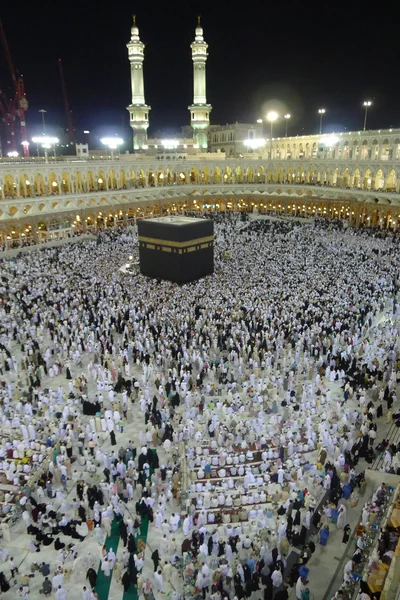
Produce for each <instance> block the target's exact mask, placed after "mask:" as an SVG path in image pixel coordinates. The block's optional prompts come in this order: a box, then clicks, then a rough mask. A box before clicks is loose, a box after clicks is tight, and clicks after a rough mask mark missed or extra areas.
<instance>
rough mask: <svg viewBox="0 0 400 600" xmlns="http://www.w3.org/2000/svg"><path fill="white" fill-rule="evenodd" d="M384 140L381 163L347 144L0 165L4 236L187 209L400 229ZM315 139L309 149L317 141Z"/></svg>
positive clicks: (393, 165)
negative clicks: (314, 152)
mask: <svg viewBox="0 0 400 600" xmlns="http://www.w3.org/2000/svg"><path fill="white" fill-rule="evenodd" d="M310 137H312V136H308V138H310ZM308 138H307V139H308ZM301 139H302V138H293V140H297V141H296V142H293V143H292V142H291V141H290V139H289V138H288V140H289V142H286V141H285V144H289V145H290V144H292V146H291V147H292V148H293V144H296V145H299V144H303V142H302V141H301ZM349 139H350V138H349ZM371 139H372V141H374V140H375V138H374V137H373V136H371ZM379 139H380V138H379ZM379 139H378V138H377V141H378V142H379ZM299 140H300V141H299ZM385 140H386V137H385V138H383V139H382V143H379V144H378V148H380V150H379V151H378V154H377V153H376V152H375V150H374V152H375V156H378V157H380V159H379V160H378V159H373V158H371V157H369V158H368V157H366V158H362V156H359V157H358V158H357V159H355V158H354V156H353V155H352V157H348V158H345V157H344V156H343V151H341V150H340V148H339V147H338V148H336V149H335V152H336V151H337V153H338V154H340V156H341V157H342V158H339V157H337V158H331V157H329V158H324V157H322V158H321V156H319V157H311V158H304V157H303V158H297V159H296V160H294V159H289V158H286V159H283V158H279V159H278V158H275V159H272V160H270V159H268V158H265V157H263V156H261V157H258V156H256V155H255V156H253V157H251V158H245V157H244V158H225V159H223V158H221V159H219V160H216V159H213V160H207V159H205V158H201V159H200V158H196V156H193V157H190V158H189V157H188V158H187V159H181V160H172V159H163V160H158V159H157V158H156V157H152V158H149V157H146V156H135V155H126V156H121V157H119V158H117V159H114V160H92V161H87V162H78V161H75V162H69V161H67V160H65V161H58V162H55V163H51V162H50V163H48V164H46V163H38V162H28V161H27V162H26V163H24V162H18V163H13V162H0V232H1V234H0V235H1V236H3V238H5V239H7V237H9V239H11V240H12V239H13V238H14V237H15V238H20V237H21V236H22V237H26V238H28V237H34V238H35V237H40V236H43V235H45V234H47V233H48V232H49V231H50V230H52V231H57V232H59V231H71V230H73V228H75V230H87V229H88V230H93V229H97V228H103V227H110V226H116V225H117V224H118V223H129V222H131V221H133V220H135V219H136V218H141V217H144V216H149V215H151V214H169V213H176V212H184V211H187V210H191V211H195V212H204V211H210V210H216V211H219V210H258V211H260V212H270V211H273V212H275V213H277V214H299V211H300V214H301V215H307V216H315V215H316V214H321V215H326V216H341V217H344V218H348V219H349V221H351V222H352V223H353V224H355V225H359V224H361V223H363V224H364V225H380V226H383V227H387V226H390V227H395V226H397V224H398V218H399V214H400V201H399V195H398V194H399V192H400V188H399V185H400V184H399V181H398V175H399V173H400V157H399V158H397V156H398V154H397V153H396V157H393V152H391V154H390V160H389V159H388V160H386V159H385V160H383V159H382V156H389V155H388V154H387V153H386V154H382V153H383V151H384V150H383V149H384V148H385V144H384V143H383V142H384V141H385ZM399 140H400V137H399V138H395V139H394V140H393V144H394V142H396V144H397V142H398V141H399ZM344 142H346V143H347V140H344ZM344 142H343V144H342V148H343V149H344V148H345V147H346V146H345V144H344ZM307 143H308V145H309V147H310V144H311V140H310V141H308V142H305V143H304V144H305V147H307ZM313 143H314V142H313ZM371 143H372V142H371ZM393 144H392V150H393V149H394V146H393ZM396 144H394V145H396ZM359 146H360V147H361V146H363V143H361V144H360V145H359ZM311 147H312V146H311ZM347 147H348V144H347ZM373 147H374V146H373V145H371V147H370V148H371V149H372V148H373ZM296 148H297V146H296ZM363 156H364V155H363ZM13 232H15V233H13ZM46 232H47V233H46Z"/></svg>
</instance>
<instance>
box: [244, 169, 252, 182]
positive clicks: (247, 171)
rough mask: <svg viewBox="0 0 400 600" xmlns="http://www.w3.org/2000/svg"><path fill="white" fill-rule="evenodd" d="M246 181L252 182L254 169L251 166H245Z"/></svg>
mask: <svg viewBox="0 0 400 600" xmlns="http://www.w3.org/2000/svg"><path fill="white" fill-rule="evenodd" d="M246 181H247V182H248V183H254V169H253V167H247V170H246Z"/></svg>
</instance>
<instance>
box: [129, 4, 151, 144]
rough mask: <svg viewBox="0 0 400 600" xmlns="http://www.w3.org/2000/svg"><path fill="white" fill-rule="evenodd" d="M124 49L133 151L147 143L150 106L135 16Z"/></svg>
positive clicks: (142, 46)
mask: <svg viewBox="0 0 400 600" xmlns="http://www.w3.org/2000/svg"><path fill="white" fill-rule="evenodd" d="M126 47H127V48H128V57H129V62H130V63H131V84H132V103H131V104H130V105H129V106H128V107H127V110H128V111H129V123H130V126H131V127H132V129H133V149H134V150H142V149H143V146H145V145H146V141H147V128H148V126H149V111H150V106H147V104H146V102H145V99H144V81H143V60H144V44H143V43H142V42H141V41H140V37H139V29H138V28H137V27H136V17H135V16H133V25H132V28H131V39H130V41H129V43H128V44H127V45H126Z"/></svg>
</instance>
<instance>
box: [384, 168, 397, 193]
mask: <svg viewBox="0 0 400 600" xmlns="http://www.w3.org/2000/svg"><path fill="white" fill-rule="evenodd" d="M385 189H386V191H388V192H395V191H396V190H397V175H396V171H395V170H394V169H392V170H391V171H389V175H388V176H387V178H386V183H385Z"/></svg>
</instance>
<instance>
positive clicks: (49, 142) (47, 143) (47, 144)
mask: <svg viewBox="0 0 400 600" xmlns="http://www.w3.org/2000/svg"><path fill="white" fill-rule="evenodd" d="M32 142H33V143H34V144H37V145H38V156H39V144H40V145H41V146H42V148H44V157H45V161H46V162H47V163H48V162H49V157H48V155H47V150H48V149H49V148H51V146H53V150H54V160H55V158H56V146H55V145H56V144H58V142H59V140H58V138H56V137H50V136H47V135H40V136H37V137H33V138H32Z"/></svg>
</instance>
